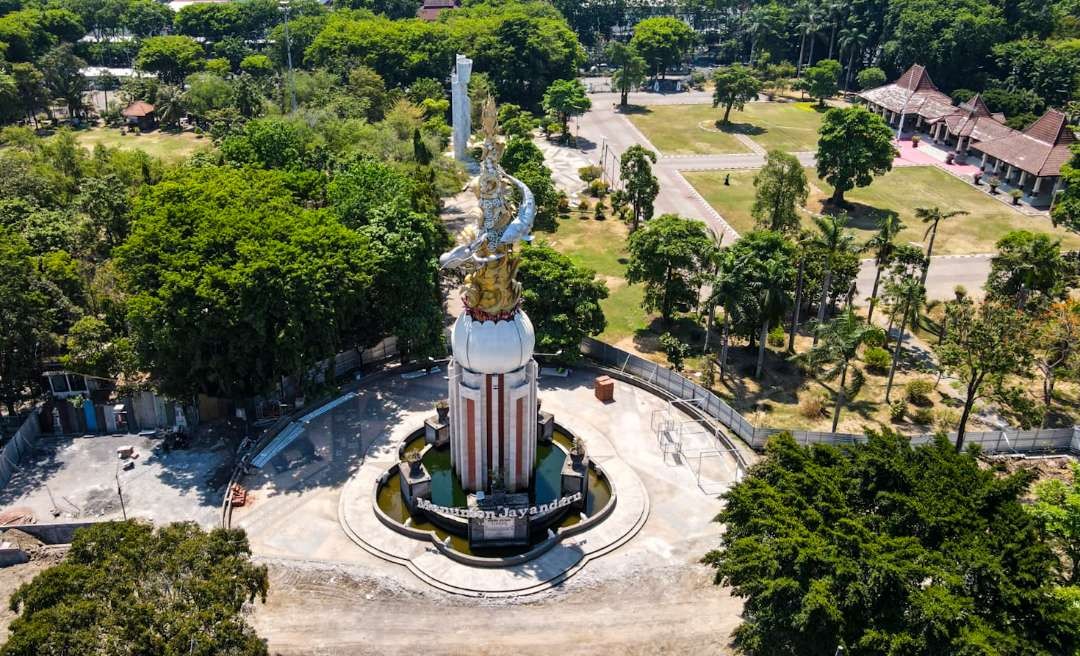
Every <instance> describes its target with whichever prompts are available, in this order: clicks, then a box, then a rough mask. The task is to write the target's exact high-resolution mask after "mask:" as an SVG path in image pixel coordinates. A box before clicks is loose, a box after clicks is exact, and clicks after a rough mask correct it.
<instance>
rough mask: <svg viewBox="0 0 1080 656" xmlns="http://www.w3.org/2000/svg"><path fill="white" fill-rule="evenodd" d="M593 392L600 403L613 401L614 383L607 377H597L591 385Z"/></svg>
mask: <svg viewBox="0 0 1080 656" xmlns="http://www.w3.org/2000/svg"><path fill="white" fill-rule="evenodd" d="M593 391H595V392H596V398H597V399H598V400H600V401H603V402H605V403H607V402H608V401H614V400H615V381H614V380H612V379H611V378H609V377H608V376H597V378H596V382H595V383H594V384H593Z"/></svg>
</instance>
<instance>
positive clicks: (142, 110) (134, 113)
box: [120, 100, 154, 118]
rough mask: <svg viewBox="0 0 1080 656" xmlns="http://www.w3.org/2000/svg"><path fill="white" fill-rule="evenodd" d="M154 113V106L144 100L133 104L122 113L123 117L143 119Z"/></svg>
mask: <svg viewBox="0 0 1080 656" xmlns="http://www.w3.org/2000/svg"><path fill="white" fill-rule="evenodd" d="M153 113H154V106H153V105H151V104H150V103H148V102H144V101H142V100H137V101H135V102H133V103H131V104H130V105H128V106H127V107H125V108H124V109H123V111H121V112H120V114H121V116H124V117H127V118H143V117H144V116H149V115H150V114H153Z"/></svg>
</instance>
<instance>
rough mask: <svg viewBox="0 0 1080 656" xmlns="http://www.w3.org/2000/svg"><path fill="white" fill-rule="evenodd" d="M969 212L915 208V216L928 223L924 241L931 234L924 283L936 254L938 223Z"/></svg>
mask: <svg viewBox="0 0 1080 656" xmlns="http://www.w3.org/2000/svg"><path fill="white" fill-rule="evenodd" d="M965 214H967V212H965V211H963V210H953V211H952V212H942V211H941V208H938V207H918V208H915V217H916V218H917V219H919V220H921V221H922V222H923V223H926V224H928V225H927V228H926V232H925V233H923V241H926V237H927V235H929V236H930V243H929V244H928V245H927V247H926V262H925V263H924V264H923V272H922V284H923V285H925V284H926V276H927V274H928V273H929V272H930V257H931V256H932V255H933V254H934V238H935V237H937V229H938V224H939V223H941V222H942V221H947V220H949V219H951V218H953V217H954V216H963V215H965Z"/></svg>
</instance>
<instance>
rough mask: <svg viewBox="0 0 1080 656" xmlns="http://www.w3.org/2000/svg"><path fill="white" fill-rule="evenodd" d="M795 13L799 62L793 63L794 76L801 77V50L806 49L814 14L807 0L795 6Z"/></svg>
mask: <svg viewBox="0 0 1080 656" xmlns="http://www.w3.org/2000/svg"><path fill="white" fill-rule="evenodd" d="M795 15H796V16H797V17H798V20H799V24H798V26H797V27H798V29H799V32H800V33H801V36H800V37H799V63H798V64H796V65H795V77H802V63H803V52H804V51H805V50H806V37H807V35H808V34H809V33H810V28H811V27H812V23H811V20H812V18H813V16H814V8H813V5H811V4H810V2H809V0H803V1H802V2H800V3H799V4H798V5H797V6H796V7H795Z"/></svg>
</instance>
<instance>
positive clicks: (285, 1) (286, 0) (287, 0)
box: [281, 0, 296, 114]
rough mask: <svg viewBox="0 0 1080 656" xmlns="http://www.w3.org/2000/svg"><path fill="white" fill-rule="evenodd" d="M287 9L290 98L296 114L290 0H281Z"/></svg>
mask: <svg viewBox="0 0 1080 656" xmlns="http://www.w3.org/2000/svg"><path fill="white" fill-rule="evenodd" d="M281 6H282V7H283V8H284V9H285V60H286V61H287V62H288V65H289V97H290V99H291V101H292V113H293V114H295V113H296V83H295V81H294V79H293V67H292V38H291V37H290V36H289V0H281Z"/></svg>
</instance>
